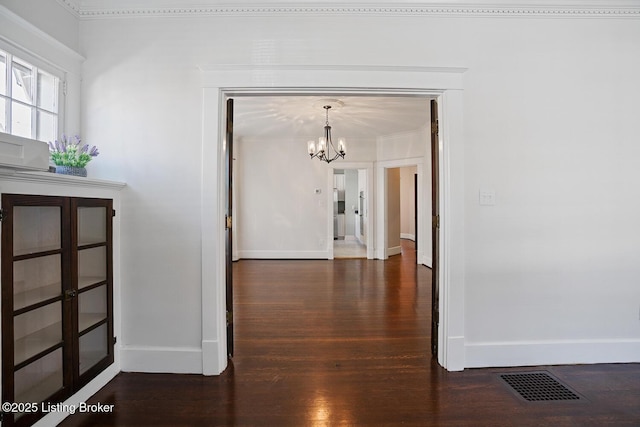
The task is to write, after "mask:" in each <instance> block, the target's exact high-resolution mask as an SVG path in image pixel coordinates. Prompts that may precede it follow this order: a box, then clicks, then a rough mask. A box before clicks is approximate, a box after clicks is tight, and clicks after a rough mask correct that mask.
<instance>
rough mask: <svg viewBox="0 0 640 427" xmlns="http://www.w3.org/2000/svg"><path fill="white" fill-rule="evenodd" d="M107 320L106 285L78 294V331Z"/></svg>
mask: <svg viewBox="0 0 640 427" xmlns="http://www.w3.org/2000/svg"><path fill="white" fill-rule="evenodd" d="M106 318H107V285H103V286H99V287H97V288H94V289H91V290H89V291H86V292H81V293H80V294H78V331H79V332H82V331H84V330H85V329H87V328H88V327H90V326H92V325H95V324H96V323H98V322H99V321H101V320H104V319H106Z"/></svg>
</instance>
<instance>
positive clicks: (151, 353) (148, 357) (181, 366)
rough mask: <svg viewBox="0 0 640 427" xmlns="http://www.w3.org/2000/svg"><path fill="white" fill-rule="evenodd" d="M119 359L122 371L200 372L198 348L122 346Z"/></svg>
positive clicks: (199, 351) (200, 360)
mask: <svg viewBox="0 0 640 427" xmlns="http://www.w3.org/2000/svg"><path fill="white" fill-rule="evenodd" d="M120 360H121V362H120V363H121V369H122V371H123V372H156V373H170V374H201V373H202V349H200V348H192V347H180V348H175V347H150V346H122V347H121V348H120Z"/></svg>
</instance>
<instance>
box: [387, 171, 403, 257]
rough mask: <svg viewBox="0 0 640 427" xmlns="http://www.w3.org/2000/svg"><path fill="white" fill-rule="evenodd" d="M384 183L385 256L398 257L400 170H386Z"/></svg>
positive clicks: (400, 249)
mask: <svg viewBox="0 0 640 427" xmlns="http://www.w3.org/2000/svg"><path fill="white" fill-rule="evenodd" d="M386 172H387V177H386V180H385V183H386V189H385V193H386V198H385V202H386V206H385V208H386V214H385V222H386V230H387V238H386V239H385V242H386V247H385V251H386V256H393V255H398V254H400V253H401V252H402V248H401V247H400V223H401V218H400V168H391V169H387V170H386Z"/></svg>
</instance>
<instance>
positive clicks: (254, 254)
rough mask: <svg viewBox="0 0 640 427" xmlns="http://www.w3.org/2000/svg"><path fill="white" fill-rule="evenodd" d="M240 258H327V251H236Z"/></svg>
mask: <svg viewBox="0 0 640 427" xmlns="http://www.w3.org/2000/svg"><path fill="white" fill-rule="evenodd" d="M238 256H239V257H240V259H329V252H328V251H250V250H249V251H243V250H240V251H238Z"/></svg>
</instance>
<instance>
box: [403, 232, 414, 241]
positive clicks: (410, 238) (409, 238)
mask: <svg viewBox="0 0 640 427" xmlns="http://www.w3.org/2000/svg"><path fill="white" fill-rule="evenodd" d="M400 238H401V239H407V240H413V241H414V242H415V241H416V235H415V234H409V233H400Z"/></svg>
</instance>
